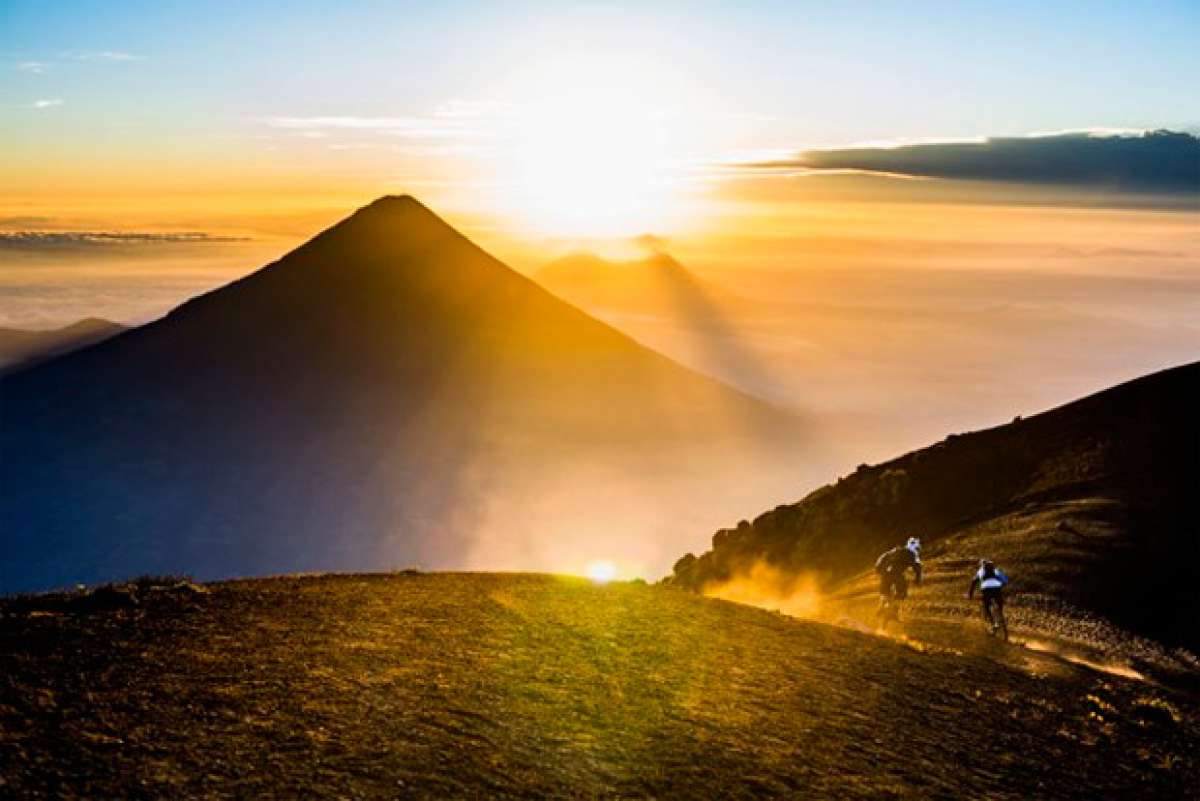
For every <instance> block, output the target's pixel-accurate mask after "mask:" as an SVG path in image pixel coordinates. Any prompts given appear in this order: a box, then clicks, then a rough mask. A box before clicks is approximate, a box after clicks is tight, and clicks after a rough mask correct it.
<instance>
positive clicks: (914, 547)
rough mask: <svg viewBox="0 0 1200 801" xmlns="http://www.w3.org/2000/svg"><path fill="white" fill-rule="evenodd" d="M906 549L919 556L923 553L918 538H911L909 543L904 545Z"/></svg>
mask: <svg viewBox="0 0 1200 801" xmlns="http://www.w3.org/2000/svg"><path fill="white" fill-rule="evenodd" d="M904 547H905V548H907V549H908V550H910V551H912V552H913V553H914V554H918V553H920V552H921V541H920V540H919V539H917V538H916V537H909V538H908V542H907V543H905V544H904Z"/></svg>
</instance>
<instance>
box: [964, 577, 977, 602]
mask: <svg viewBox="0 0 1200 801" xmlns="http://www.w3.org/2000/svg"><path fill="white" fill-rule="evenodd" d="M978 588H979V576H974V577H972V578H971V586H970V587H968V588H967V599H968V600H970V599H972V598H974V597H975V590H976V589H978Z"/></svg>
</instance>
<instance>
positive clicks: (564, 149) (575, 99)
mask: <svg viewBox="0 0 1200 801" xmlns="http://www.w3.org/2000/svg"><path fill="white" fill-rule="evenodd" d="M655 85H656V81H655V76H654V75H651V74H647V73H646V72H645V71H644V70H639V69H636V68H634V67H632V66H630V65H627V64H623V63H621V62H588V61H570V60H568V61H557V62H552V63H548V64H545V65H543V66H542V68H541V69H539V70H538V73H537V79H536V80H534V81H532V82H531V88H530V89H529V91H528V94H527V97H526V100H525V101H524V102H523V103H522V104H520V107H519V109H518V111H517V120H516V125H515V128H514V130H513V135H514V142H513V150H512V156H513V161H512V176H511V183H512V186H513V190H514V191H513V196H514V197H513V200H514V201H515V204H516V208H517V211H518V214H519V215H520V216H521V217H522V218H524V221H525V223H526V224H527V225H529V226H531V227H532V228H534V229H535V230H536V231H537V232H538V233H541V234H544V235H550V236H559V237H617V236H632V235H634V234H638V233H641V232H644V231H646V230H661V229H662V228H663V226H664V223H665V217H666V216H667V215H668V214H669V205H670V203H671V200H672V195H673V193H674V192H673V190H674V189H675V187H674V185H673V181H672V176H671V173H670V166H671V157H672V152H671V135H670V130H669V124H668V122H669V114H668V111H667V109H666V107H665V106H664V101H663V99H662V98H659V97H656V95H655V90H654V87H655Z"/></svg>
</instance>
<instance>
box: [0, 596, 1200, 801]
mask: <svg viewBox="0 0 1200 801" xmlns="http://www.w3.org/2000/svg"><path fill="white" fill-rule="evenodd" d="M208 590H209V591H208V592H207V593H202V594H200V593H194V592H191V591H189V592H188V593H187V597H186V599H184V600H183V601H178V600H171V594H170V593H169V592H161V593H157V594H156V595H154V596H153V598H151V599H150V600H146V601H144V602H139V603H138V604H136V605H134V606H132V607H129V608H118V609H111V610H109V609H105V610H98V611H97V610H88V611H69V610H68V611H63V608H62V607H56V606H54V604H52V603H47V604H46V606H45V608H44V609H41V610H39V609H37V608H36V604H31V603H30V602H29V599H23V600H22V605H21V606H19V607H18V606H15V605H13V604H10V603H6V602H0V796H10V797H39V796H40V797H89V798H112V797H134V798H137V797H153V798H178V797H198V798H206V797H214V798H215V797H265V796H283V797H298V796H308V797H331V798H332V797H347V798H359V797H364V798H374V797H394V796H402V797H409V796H412V797H430V798H433V797H437V798H445V797H564V796H570V797H596V796H656V797H671V798H674V797H694V798H714V797H734V798H737V797H745V798H751V797H765V796H790V797H796V796H801V797H822V798H823V797H841V798H855V797H861V798H879V797H891V796H900V797H914V798H927V797H936V796H938V795H945V796H956V797H957V796H974V797H981V796H983V795H989V796H995V795H1001V796H1003V795H1005V794H1008V795H1010V796H1011V797H1014V798H1018V797H1029V796H1039V797H1112V796H1113V795H1118V794H1129V793H1133V792H1135V791H1138V792H1142V793H1150V794H1151V795H1158V796H1166V797H1170V796H1172V795H1176V796H1179V797H1183V796H1185V795H1186V793H1187V792H1189V791H1190V790H1192V789H1194V788H1195V786H1196V781H1197V779H1198V778H1200V773H1198V766H1197V764H1196V758H1195V756H1194V754H1195V753H1196V751H1197V748H1196V746H1197V744H1198V743H1200V723H1198V721H1197V705H1196V703H1195V701H1194V699H1192V698H1190V697H1187V696H1181V695H1180V694H1178V693H1171V694H1167V693H1166V691H1162V690H1157V689H1155V688H1151V687H1147V686H1145V685H1142V684H1140V683H1137V682H1123V681H1120V680H1115V679H1112V678H1106V677H1101V676H1099V675H1093V674H1089V673H1086V672H1079V673H1074V674H1070V675H1064V676H1057V677H1052V678H1042V679H1038V678H1034V677H1033V676H1030V675H1028V674H1026V673H1023V672H1021V671H1019V670H1014V669H1012V668H1010V667H1006V666H1004V665H1001V664H998V663H996V662H994V661H991V660H988V659H985V658H982V657H978V656H958V655H955V654H953V653H949V652H939V651H937V650H936V649H927V650H924V651H922V650H918V649H916V648H912V647H906V646H905V645H903V644H898V643H894V642H891V641H888V640H884V639H880V638H876V637H871V636H866V635H861V634H857V633H854V632H850V631H844V630H840V629H836V628H833V627H828V626H822V625H819V624H814V623H807V622H803V621H795V620H791V619H788V618H784V617H780V616H778V615H773V614H770V613H766V612H762V611H759V610H754V609H750V608H746V607H740V606H736V605H733V604H728V603H723V602H718V601H711V600H706V599H703V598H699V597H696V596H693V595H690V594H687V593H683V592H678V591H672V590H670V589H666V588H660V587H653V586H645V585H635V584H614V585H609V586H603V587H599V586H593V585H591V584H589V583H587V582H584V581H581V580H574V579H563V578H555V577H547V576H529V575H501V574H417V575H377V576H328V577H297V578H279V579H264V580H255V581H245V582H230V583H222V584H215V585H209V587H208ZM1097 699H1099V701H1097ZM1163 709H1169V710H1170V713H1169V714H1164V713H1163V712H1162V710H1163Z"/></svg>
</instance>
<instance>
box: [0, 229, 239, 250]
mask: <svg viewBox="0 0 1200 801" xmlns="http://www.w3.org/2000/svg"><path fill="white" fill-rule="evenodd" d="M247 241H249V240H248V239H247V238H245V237H238V236H218V235H214V234H209V233H206V232H204V231H172V232H166V233H152V232H144V231H49V232H48V231H0V248H22V249H40V248H54V247H64V246H66V247H70V246H92V245H96V246H107V245H161V244H175V243H186V244H203V243H210V242H247Z"/></svg>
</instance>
